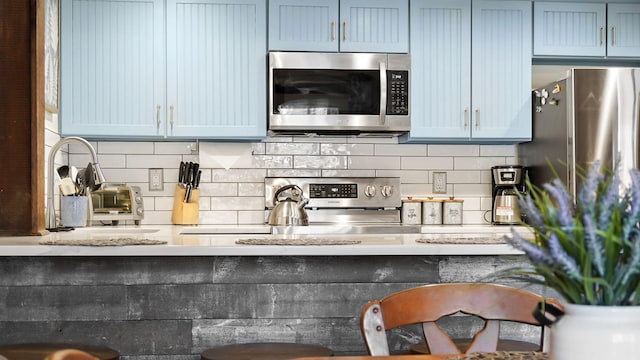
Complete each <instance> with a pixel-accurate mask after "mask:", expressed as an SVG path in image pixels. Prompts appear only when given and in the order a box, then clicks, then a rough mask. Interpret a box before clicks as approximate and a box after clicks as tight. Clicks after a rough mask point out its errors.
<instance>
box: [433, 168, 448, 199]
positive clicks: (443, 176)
mask: <svg viewBox="0 0 640 360" xmlns="http://www.w3.org/2000/svg"><path fill="white" fill-rule="evenodd" d="M433 193H434V194H446V193H447V173H446V172H434V173H433Z"/></svg>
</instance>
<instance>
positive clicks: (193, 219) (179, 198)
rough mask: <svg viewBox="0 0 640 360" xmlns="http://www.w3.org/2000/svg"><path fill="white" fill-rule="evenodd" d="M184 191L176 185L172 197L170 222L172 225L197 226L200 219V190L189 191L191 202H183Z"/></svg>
mask: <svg viewBox="0 0 640 360" xmlns="http://www.w3.org/2000/svg"><path fill="white" fill-rule="evenodd" d="M185 193H186V189H185V188H184V187H182V186H180V185H176V192H175V194H174V196H173V211H172V212H171V222H172V223H173V224H174V225H198V222H199V218H200V189H191V201H190V202H188V203H187V202H184V195H185Z"/></svg>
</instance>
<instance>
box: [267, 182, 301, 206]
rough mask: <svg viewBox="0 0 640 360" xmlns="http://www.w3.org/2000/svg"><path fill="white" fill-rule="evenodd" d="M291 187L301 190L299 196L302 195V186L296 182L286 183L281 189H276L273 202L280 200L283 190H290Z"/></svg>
mask: <svg viewBox="0 0 640 360" xmlns="http://www.w3.org/2000/svg"><path fill="white" fill-rule="evenodd" d="M289 189H298V191H300V195H299V196H298V198H300V197H301V195H302V189H301V188H300V186H298V185H296V184H289V185H285V186H283V187H281V188H280V189H278V190H277V191H276V193H275V194H273V202H274V203H276V202H278V195H280V193H281V192H283V191H286V190H289Z"/></svg>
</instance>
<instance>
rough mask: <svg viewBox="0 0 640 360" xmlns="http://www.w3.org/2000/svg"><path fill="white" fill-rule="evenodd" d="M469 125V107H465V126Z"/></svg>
mask: <svg viewBox="0 0 640 360" xmlns="http://www.w3.org/2000/svg"><path fill="white" fill-rule="evenodd" d="M467 126H469V108H464V127H465V128H466V127H467Z"/></svg>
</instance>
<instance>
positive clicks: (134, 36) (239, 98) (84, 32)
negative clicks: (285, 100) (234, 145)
mask: <svg viewBox="0 0 640 360" xmlns="http://www.w3.org/2000/svg"><path fill="white" fill-rule="evenodd" d="M266 16H267V13H266V0H242V1H240V0H225V1H221V0H193V1H189V2H186V1H182V0H167V1H166V3H165V0H62V6H61V24H62V27H61V29H62V31H61V41H62V43H61V49H62V52H61V91H60V92H61V110H60V124H61V129H60V130H61V134H62V135H64V136H67V135H79V136H84V137H87V138H118V139H127V138H129V139H131V138H141V139H145V138H152V139H162V138H169V139H180V138H185V139H187V138H188V139H194V138H201V139H225V140H226V139H239V140H245V139H247V140H253V139H257V138H264V137H266V128H267V127H266V118H267V116H266V106H265V103H264V99H265V98H266V71H265V69H266V58H265V53H266V40H267V39H266V29H267V26H266Z"/></svg>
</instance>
